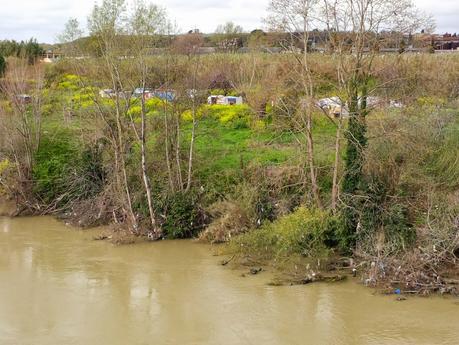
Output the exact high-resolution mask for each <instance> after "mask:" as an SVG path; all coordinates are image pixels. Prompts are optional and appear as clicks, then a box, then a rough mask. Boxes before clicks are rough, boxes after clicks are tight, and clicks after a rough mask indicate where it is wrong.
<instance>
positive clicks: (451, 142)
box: [426, 124, 459, 189]
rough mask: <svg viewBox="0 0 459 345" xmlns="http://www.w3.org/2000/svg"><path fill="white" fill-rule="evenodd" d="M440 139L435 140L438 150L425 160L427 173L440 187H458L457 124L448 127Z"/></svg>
mask: <svg viewBox="0 0 459 345" xmlns="http://www.w3.org/2000/svg"><path fill="white" fill-rule="evenodd" d="M445 132H446V133H445V134H444V136H443V137H442V138H437V140H436V145H437V146H438V149H436V150H435V151H432V153H431V154H430V155H429V157H428V159H427V162H426V163H427V164H426V169H427V173H429V174H430V175H432V176H433V178H434V180H435V182H436V183H437V184H439V185H441V186H442V187H447V188H450V189H454V188H457V187H459V153H458V151H459V124H454V125H452V126H449V127H448V128H447V129H446V131H445Z"/></svg>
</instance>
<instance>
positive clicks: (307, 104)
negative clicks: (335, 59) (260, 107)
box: [267, 0, 322, 208]
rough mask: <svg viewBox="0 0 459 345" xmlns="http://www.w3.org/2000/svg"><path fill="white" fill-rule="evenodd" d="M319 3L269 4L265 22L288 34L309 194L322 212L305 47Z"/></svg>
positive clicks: (308, 0)
mask: <svg viewBox="0 0 459 345" xmlns="http://www.w3.org/2000/svg"><path fill="white" fill-rule="evenodd" d="M319 5H320V1H319V0H293V1H291V0H271V2H270V6H269V13H270V16H269V17H268V18H267V22H268V23H269V24H270V25H271V27H273V28H277V29H280V30H283V31H286V32H288V33H289V34H290V42H288V43H289V44H290V48H292V49H293V56H294V58H295V61H296V65H297V66H296V68H295V69H294V73H295V79H296V80H297V82H298V84H299V86H300V87H301V89H302V93H303V98H302V99H301V100H300V102H299V107H300V110H299V112H298V114H299V118H300V123H301V127H302V129H303V131H304V134H305V137H306V145H307V146H306V150H307V160H308V165H309V177H310V181H311V188H312V193H313V196H314V200H315V203H316V205H317V206H318V207H319V208H321V207H322V200H321V196H320V189H319V185H318V182H317V167H316V165H315V159H314V140H313V135H312V126H313V124H312V122H313V121H312V115H313V111H314V103H315V101H314V99H315V88H314V86H315V85H314V77H313V71H312V69H311V66H310V59H309V51H308V46H309V43H310V31H311V30H312V28H313V25H314V24H315V23H316V21H317V16H318V14H319V11H320V6H319ZM297 43H300V47H301V48H300V49H301V54H298V53H297V52H296V49H295V48H296V44H297Z"/></svg>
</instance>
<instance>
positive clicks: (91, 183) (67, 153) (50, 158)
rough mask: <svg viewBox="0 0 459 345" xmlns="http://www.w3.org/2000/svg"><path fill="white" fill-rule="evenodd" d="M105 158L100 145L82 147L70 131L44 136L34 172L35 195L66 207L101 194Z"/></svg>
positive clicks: (36, 156) (47, 201) (48, 202)
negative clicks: (70, 203)
mask: <svg viewBox="0 0 459 345" xmlns="http://www.w3.org/2000/svg"><path fill="white" fill-rule="evenodd" d="M101 160H102V158H101V154H100V152H98V149H97V148H87V149H84V150H82V149H81V148H80V147H79V145H78V143H77V142H74V141H72V140H71V137H70V136H69V135H68V134H67V133H58V134H57V135H56V136H54V137H52V138H51V137H45V138H43V139H42V141H41V143H40V147H39V149H38V151H37V153H36V155H35V164H34V168H33V172H32V175H33V181H34V189H33V190H34V193H35V195H36V196H38V197H39V198H40V199H41V200H43V201H44V202H45V203H47V204H50V203H53V202H57V204H58V205H60V206H65V205H67V203H69V202H71V201H73V200H83V199H86V198H89V197H91V196H93V195H95V194H97V193H98V192H99V191H100V190H101V188H102V186H103V183H104V176H105V172H104V169H103V167H102V162H101Z"/></svg>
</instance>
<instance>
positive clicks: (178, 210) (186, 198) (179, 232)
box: [160, 192, 203, 239]
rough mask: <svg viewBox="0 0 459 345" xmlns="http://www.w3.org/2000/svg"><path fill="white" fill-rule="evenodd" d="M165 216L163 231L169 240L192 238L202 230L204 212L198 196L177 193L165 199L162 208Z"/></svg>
mask: <svg viewBox="0 0 459 345" xmlns="http://www.w3.org/2000/svg"><path fill="white" fill-rule="evenodd" d="M160 208H161V210H160V212H161V214H163V215H164V221H163V224H162V229H163V232H164V235H165V236H166V237H167V238H173V239H174V238H175V239H180V238H190V237H193V236H195V235H196V234H197V232H198V230H199V229H200V228H202V221H203V220H202V218H203V212H202V210H201V208H200V206H199V203H198V196H197V195H196V194H194V193H192V192H190V193H186V192H177V193H174V194H169V195H167V196H166V197H165V199H164V200H163V202H162V205H161V206H160Z"/></svg>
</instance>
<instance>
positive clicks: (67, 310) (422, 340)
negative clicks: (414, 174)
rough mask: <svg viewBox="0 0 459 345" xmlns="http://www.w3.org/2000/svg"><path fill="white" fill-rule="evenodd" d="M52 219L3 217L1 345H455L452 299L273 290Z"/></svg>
mask: <svg viewBox="0 0 459 345" xmlns="http://www.w3.org/2000/svg"><path fill="white" fill-rule="evenodd" d="M94 234H95V233H94V232H93V231H76V230H75V229H72V228H69V227H66V226H65V225H63V224H61V223H59V222H57V221H56V220H54V219H52V218H48V217H39V218H36V217H34V218H16V219H10V218H0V344H1V345H54V344H56V345H71V344H78V345H80V344H81V345H118V344H119V345H140V344H145V345H146V344H148V345H150V344H152V345H163V344H164V345H166V344H170V345H193V344H196V345H198V344H212V345H239V344H240V345H245V344H257V345H258V344H260V345H261V344H263V345H271V344H272V345H284V344H285V345H295V344H298V345H300V344H301V345H309V344H311V345H320V344H327V345H329V344H336V345H360V344H372V345H373V344H374V345H376V344H378V345H385V344H387V345H408V344H409V345H414V344H416V345H421V344H425V345H435V344H448V345H456V344H459V303H458V300H457V299H447V298H440V297H435V298H429V299H423V298H410V299H409V300H407V301H403V302H397V301H395V299H394V297H393V296H389V297H387V296H379V295H374V292H373V291H372V290H370V289H366V288H364V287H361V286H360V285H358V284H355V283H353V282H346V283H338V284H334V285H329V284H313V285H308V286H295V287H271V286H268V285H266V283H267V281H268V280H269V277H268V274H267V273H261V274H259V275H257V276H250V277H242V276H241V274H240V272H238V271H235V270H231V269H228V268H223V267H221V266H219V265H218V258H216V257H214V256H212V253H211V250H210V247H209V246H206V245H201V244H196V243H193V242H190V241H163V242H159V243H151V244H150V243H145V244H136V245H132V246H118V247H117V246H113V245H111V244H108V243H105V242H98V241H93V240H92V237H93V236H94Z"/></svg>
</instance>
